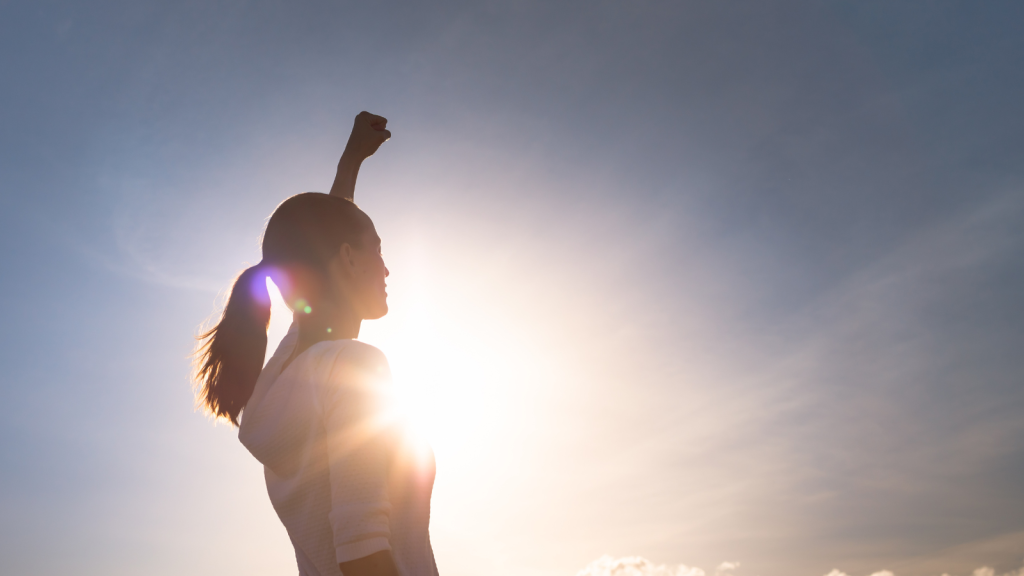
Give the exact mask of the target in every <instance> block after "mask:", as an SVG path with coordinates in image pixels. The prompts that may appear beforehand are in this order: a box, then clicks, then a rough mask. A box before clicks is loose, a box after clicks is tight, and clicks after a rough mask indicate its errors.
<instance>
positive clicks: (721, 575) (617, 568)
mask: <svg viewBox="0 0 1024 576" xmlns="http://www.w3.org/2000/svg"><path fill="white" fill-rule="evenodd" d="M739 567H740V563H739V562H722V563H721V564H719V565H718V567H717V568H715V576H733V574H732V573H733V571H734V570H736V569H737V568H739ZM706 575H707V573H706V572H704V570H702V569H700V568H697V567H695V566H687V565H685V564H677V565H676V566H670V565H667V564H654V563H653V562H651V561H650V560H648V559H646V558H643V557H641V556H626V557H624V558H612V557H611V556H602V557H600V558H598V559H597V560H594V561H593V562H591V563H590V564H588V565H587V567H586V568H584V569H583V570H580V571H579V572H577V573H576V576H706ZM825 576H849V574H847V573H846V572H842V571H841V570H839V569H837V568H833V569H832V571H831V572H829V573H828V574H825ZM871 576H896V574H894V573H893V572H892V571H890V570H879V571H877V572H872V573H871ZM942 576H950V574H948V573H944V574H943V575H942ZM971 576H997V574H996V571H995V570H994V569H992V568H990V567H988V566H982V567H981V568H976V569H975V570H974V572H972V573H971ZM998 576H1024V566H1022V567H1021V568H1020V569H1017V570H1011V571H1009V572H1005V573H1003V574H1000V575H998Z"/></svg>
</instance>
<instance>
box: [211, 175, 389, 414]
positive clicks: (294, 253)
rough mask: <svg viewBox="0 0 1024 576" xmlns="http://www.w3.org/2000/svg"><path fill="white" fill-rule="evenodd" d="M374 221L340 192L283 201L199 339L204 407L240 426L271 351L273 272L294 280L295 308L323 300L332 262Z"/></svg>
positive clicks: (286, 281)
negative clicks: (255, 259)
mask: <svg viewBox="0 0 1024 576" xmlns="http://www.w3.org/2000/svg"><path fill="white" fill-rule="evenodd" d="M370 224H371V222H370V218H369V217H368V216H366V214H364V213H363V211H362V210H360V209H359V208H358V207H357V206H356V205H355V204H354V203H353V202H352V201H351V200H347V199H344V198H340V197H338V196H329V195H327V194H320V193H316V192H307V193H304V194H296V195H295V196H292V197H291V198H288V199H287V200H285V201H284V202H282V203H281V204H280V205H278V207H277V209H276V210H274V213H273V214H272V215H271V216H270V220H269V221H268V222H267V229H266V231H265V232H264V234H263V241H262V251H263V261H262V262H260V263H259V264H257V265H255V266H252V267H250V268H247V269H246V270H244V271H243V272H242V273H241V274H239V275H238V277H237V278H236V279H235V281H234V283H233V284H232V286H231V291H230V296H229V297H228V301H227V304H226V305H225V306H224V311H223V313H222V314H221V316H220V320H219V321H218V322H217V325H216V326H214V327H213V328H211V329H209V330H207V331H206V332H203V333H202V334H200V335H199V336H198V337H197V339H198V340H199V343H198V344H197V346H196V350H195V352H194V354H193V357H194V364H195V372H194V375H193V382H194V385H195V387H196V402H197V404H198V405H199V406H200V407H202V408H203V409H204V410H205V411H206V412H208V413H209V414H211V415H213V416H214V418H217V419H220V418H226V419H227V420H228V421H230V422H231V424H233V425H235V426H238V416H239V414H240V413H241V412H242V408H244V407H245V404H246V402H248V401H249V397H250V396H252V391H253V389H254V388H255V386H256V379H257V378H259V375H260V372H261V371H262V370H263V360H264V357H265V356H266V353H267V327H268V326H269V324H270V294H269V292H268V291H267V277H268V276H269V277H272V278H273V279H274V280H275V283H276V284H277V285H278V286H279V287H282V292H284V291H285V289H284V286H282V285H288V288H287V292H288V294H286V299H290V300H291V301H290V302H288V305H289V307H290V308H293V309H294V307H295V305H296V303H297V302H298V301H299V300H300V299H301V300H304V301H305V302H307V303H308V302H315V301H318V299H319V296H320V294H321V292H322V290H323V288H324V287H325V283H326V278H327V264H328V263H329V262H330V261H331V259H332V258H333V257H335V256H336V255H337V254H338V251H339V249H340V248H341V245H342V244H345V243H348V244H350V245H352V246H358V245H359V242H360V239H361V238H362V235H363V233H364V232H365V231H366V229H367V225H370ZM306 305H307V304H305V303H303V304H302V305H301V306H299V307H300V308H302V307H303V306H306Z"/></svg>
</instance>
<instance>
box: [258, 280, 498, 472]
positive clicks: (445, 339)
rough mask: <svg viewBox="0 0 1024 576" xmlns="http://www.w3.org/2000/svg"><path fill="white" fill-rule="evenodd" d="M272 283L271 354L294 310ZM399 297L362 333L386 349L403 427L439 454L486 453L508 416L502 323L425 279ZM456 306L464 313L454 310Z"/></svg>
mask: <svg viewBox="0 0 1024 576" xmlns="http://www.w3.org/2000/svg"><path fill="white" fill-rule="evenodd" d="M268 289H269V290H270V295H271V321H270V327H269V330H268V344H269V346H268V358H269V356H270V355H271V354H272V353H273V351H274V349H276V347H277V344H278V343H279V342H280V340H281V339H282V338H283V337H284V335H285V334H286V333H287V331H288V327H289V326H290V324H291V318H292V313H291V311H290V310H289V309H288V307H287V305H286V304H285V303H284V300H283V298H282V297H281V294H280V292H279V291H278V289H277V287H276V286H274V284H273V283H272V282H270V281H269V280H268ZM395 299H396V300H399V301H401V302H402V305H401V306H396V307H394V308H393V310H392V313H391V314H389V316H388V317H386V318H387V320H386V321H379V322H378V321H374V322H365V323H364V325H363V329H362V333H361V335H360V340H362V341H364V342H367V343H368V344H371V345H374V346H376V347H377V348H380V349H381V350H382V351H383V352H384V353H385V355H386V356H387V358H388V362H389V364H390V366H391V372H392V377H393V384H392V391H393V394H392V400H393V402H394V403H395V408H396V413H397V414H399V415H400V418H401V419H402V420H403V421H404V422H403V424H404V428H405V429H406V430H407V431H409V432H410V433H411V434H412V435H413V436H415V437H416V439H417V441H418V442H419V443H421V444H428V445H429V446H430V447H431V448H432V449H433V450H434V452H435V454H437V456H438V458H444V459H445V460H448V461H450V462H455V461H464V460H465V459H466V458H465V457H468V455H469V454H474V453H478V452H480V449H481V444H482V443H484V442H486V441H487V439H488V438H491V437H493V436H494V434H496V433H497V432H498V430H499V429H500V427H502V426H503V425H504V423H505V422H504V421H505V420H506V418H507V416H508V411H507V408H508V402H507V401H503V396H504V393H503V392H504V391H506V390H508V389H509V385H510V382H508V379H509V374H510V371H509V370H508V369H507V368H508V361H507V358H506V357H505V356H504V355H503V354H502V352H501V351H500V350H497V349H496V348H495V347H496V346H499V345H500V344H501V338H502V336H501V335H500V334H498V333H497V332H498V331H499V329H500V324H496V323H494V322H493V321H492V322H487V321H486V320H487V319H486V318H485V317H484V316H483V315H482V310H483V309H484V304H485V303H480V304H481V305H480V307H474V306H471V305H467V302H465V301H460V302H459V304H458V306H457V307H455V306H453V305H452V303H451V302H443V301H438V300H439V299H438V298H436V294H432V293H431V291H429V290H426V289H423V287H422V286H417V287H414V289H412V290H408V291H405V293H401V291H399V294H396V295H395ZM441 300H443V299H441ZM453 309H457V310H459V311H461V312H460V313H455V314H453V313H452V310H453ZM484 326H488V327H489V328H487V329H485V328H484ZM488 331H489V332H490V333H488ZM506 400H507V399H506Z"/></svg>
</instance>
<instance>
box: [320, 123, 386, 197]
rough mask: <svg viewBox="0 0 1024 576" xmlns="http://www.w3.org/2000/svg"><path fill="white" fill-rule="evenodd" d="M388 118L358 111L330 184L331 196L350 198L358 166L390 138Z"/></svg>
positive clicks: (354, 186)
mask: <svg viewBox="0 0 1024 576" xmlns="http://www.w3.org/2000/svg"><path fill="white" fill-rule="evenodd" d="M387 125H388V119H387V118H384V117H383V116H377V115H376V114H370V113H369V112H360V113H359V114H357V115H356V119H355V122H353V124H352V134H351V135H350V136H349V137H348V144H347V145H346V146H345V151H344V152H343V153H342V154H341V160H339V161H338V175H337V176H335V177H334V185H333V186H331V196H341V197H342V198H347V199H349V200H352V199H353V197H354V196H355V193H356V177H357V176H359V167H360V166H361V165H362V164H363V160H366V159H367V158H369V157H370V156H373V153H374V152H376V151H377V148H380V145H381V144H383V143H384V142H387V141H388V139H389V138H391V132H389V131H388V130H387Z"/></svg>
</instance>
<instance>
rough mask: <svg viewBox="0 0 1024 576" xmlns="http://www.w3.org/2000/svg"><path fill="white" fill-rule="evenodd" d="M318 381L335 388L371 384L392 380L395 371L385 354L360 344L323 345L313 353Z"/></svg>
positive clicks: (318, 346)
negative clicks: (341, 385) (344, 385)
mask: <svg viewBox="0 0 1024 576" xmlns="http://www.w3.org/2000/svg"><path fill="white" fill-rule="evenodd" d="M310 352H313V353H314V354H313V356H314V357H313V358H311V359H310V360H311V361H312V364H313V369H314V372H315V373H316V375H317V380H320V381H322V382H325V383H326V382H331V383H335V384H345V383H350V384H369V383H372V382H381V381H385V380H390V378H391V371H390V368H389V367H388V360H387V358H386V357H385V356H384V353H383V352H381V351H380V349H378V348H377V347H375V346H371V345H370V344H367V343H365V342H360V341H358V340H333V341H329V342H321V343H319V344H317V345H316V350H313V349H311V350H310Z"/></svg>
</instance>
